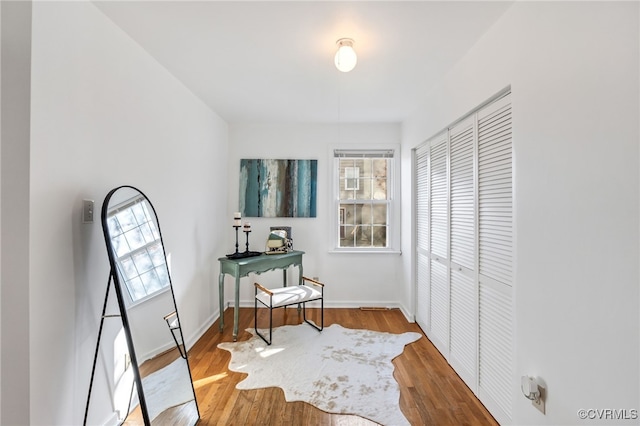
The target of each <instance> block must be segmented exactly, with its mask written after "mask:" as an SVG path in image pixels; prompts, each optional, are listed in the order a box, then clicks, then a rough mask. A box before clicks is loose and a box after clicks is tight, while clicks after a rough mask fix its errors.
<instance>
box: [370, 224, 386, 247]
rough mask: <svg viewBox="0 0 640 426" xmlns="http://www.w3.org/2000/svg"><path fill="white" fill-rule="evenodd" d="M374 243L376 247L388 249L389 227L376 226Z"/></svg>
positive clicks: (374, 228)
mask: <svg viewBox="0 0 640 426" xmlns="http://www.w3.org/2000/svg"><path fill="white" fill-rule="evenodd" d="M372 242H373V246H374V247H387V227H386V226H374V227H373V237H372Z"/></svg>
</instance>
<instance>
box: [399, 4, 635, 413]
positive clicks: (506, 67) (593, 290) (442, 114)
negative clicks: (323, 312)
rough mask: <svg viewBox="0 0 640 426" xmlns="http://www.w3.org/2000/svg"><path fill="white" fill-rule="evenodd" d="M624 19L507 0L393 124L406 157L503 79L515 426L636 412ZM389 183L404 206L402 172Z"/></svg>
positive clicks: (602, 10) (593, 9) (609, 7)
mask: <svg viewBox="0 0 640 426" xmlns="http://www.w3.org/2000/svg"><path fill="white" fill-rule="evenodd" d="M638 22H639V13H638V3H636V2H625V3H612V2H604V3H598V2H568V3H551V2H518V3H516V4H515V5H514V6H512V8H511V9H510V10H509V11H508V12H507V13H506V14H505V15H504V16H503V17H502V18H501V19H500V21H498V22H497V23H496V24H495V25H494V27H492V28H491V29H490V30H489V31H488V32H487V34H485V36H484V37H483V38H482V39H481V40H480V41H479V42H478V43H477V44H476V45H475V46H474V48H473V49H471V51H470V52H469V53H468V54H467V55H466V56H465V58H464V59H463V60H462V61H461V62H460V63H458V64H457V66H456V67H455V69H454V70H453V71H452V72H451V73H450V74H449V75H448V77H447V79H446V81H445V82H444V83H443V84H442V85H440V86H438V87H437V88H436V89H435V90H434V91H433V92H432V93H431V94H430V96H429V98H428V100H427V102H426V103H425V107H424V108H422V109H420V110H419V111H417V112H416V113H415V114H414V115H413V116H412V117H411V118H410V119H408V120H407V121H406V122H405V123H404V124H403V148H404V151H403V152H404V156H405V160H406V161H408V156H409V150H410V149H411V148H413V147H415V146H417V145H418V144H420V143H421V142H422V141H424V140H426V139H427V138H428V137H430V136H432V135H433V134H435V133H436V132H437V131H439V130H441V129H443V128H445V127H446V126H447V125H448V124H450V123H451V122H453V121H454V120H456V119H457V118H459V117H461V116H463V115H464V114H465V113H466V112H468V111H469V110H471V109H473V108H474V107H476V106H477V105H479V104H480V103H482V102H483V101H484V100H485V99H487V98H489V97H490V96H491V95H493V94H494V93H496V92H498V91H499V90H501V89H502V88H504V87H506V86H508V85H511V88H512V99H513V137H514V157H515V175H514V179H515V208H516V219H515V230H516V245H515V247H516V249H515V250H516V252H515V255H516V261H515V268H516V275H515V295H516V299H515V300H516V312H517V313H516V317H515V325H516V328H515V330H516V335H515V336H516V342H515V343H516V348H515V351H516V354H515V358H514V359H515V360H516V365H515V371H514V382H513V395H514V401H515V403H514V416H513V422H514V423H515V424H577V423H581V420H579V418H578V414H577V412H578V410H579V409H581V408H584V409H618V410H620V409H627V410H630V409H639V408H640V406H639V403H640V381H639V380H638V378H639V377H640V370H639V365H638V360H639V357H640V353H639V344H640V341H639V323H640V321H639V316H638V315H639V312H640V309H639V291H638V288H639V285H638V284H639V278H640V277H639V271H638V265H639V263H638V256H639V254H640V250H639V248H638V244H639V215H640V211H639V207H638V204H639V187H640V185H639V175H638V170H639V169H640V167H639V166H640V162H639V149H638V148H639V129H638V117H639V112H640V111H639V106H638V102H639V82H638V69H639V68H638V67H639V65H638V64H639V34H638ZM403 188H404V189H405V192H404V193H403V197H404V200H405V208H408V207H409V205H408V201H406V200H408V199H409V198H410V193H411V191H412V187H411V181H410V176H406V175H405V181H404V182H403ZM407 215H408V214H407V213H406V212H405V217H407ZM404 236H405V238H404V239H403V241H404V243H405V249H407V248H408V247H407V244H409V241H410V238H411V230H410V228H409V227H408V226H407V227H405V229H404ZM411 244H412V243H411ZM411 272H412V271H411V265H410V264H408V263H407V262H405V273H407V274H410V273H411ZM525 374H528V375H534V376H539V377H540V378H542V379H543V380H544V382H545V383H546V385H547V397H548V398H547V402H546V404H547V406H546V410H547V413H546V415H544V416H543V415H542V414H541V413H540V412H538V411H537V410H536V409H535V408H534V407H532V405H531V403H530V401H528V400H526V399H525V398H524V397H523V396H522V395H521V392H520V389H519V384H518V383H519V377H520V376H521V375H525ZM593 422H594V420H585V421H584V423H587V424H590V423H593ZM597 423H599V424H601V423H606V421H605V419H597ZM612 423H620V421H617V422H612Z"/></svg>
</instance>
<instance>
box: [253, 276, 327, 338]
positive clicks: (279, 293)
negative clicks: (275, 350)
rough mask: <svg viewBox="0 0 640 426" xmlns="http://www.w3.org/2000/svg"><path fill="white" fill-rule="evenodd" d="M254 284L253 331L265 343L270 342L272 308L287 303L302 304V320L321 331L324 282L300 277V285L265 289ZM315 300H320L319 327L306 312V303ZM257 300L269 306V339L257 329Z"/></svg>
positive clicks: (280, 306) (283, 305) (287, 304)
mask: <svg viewBox="0 0 640 426" xmlns="http://www.w3.org/2000/svg"><path fill="white" fill-rule="evenodd" d="M307 282H309V283H310V284H311V286H309V285H306V283H307ZM254 286H255V300H254V314H253V315H254V316H253V318H254V325H255V331H256V334H257V335H258V336H260V337H261V338H262V340H264V341H265V343H266V344H267V345H270V344H271V337H272V329H273V310H274V309H275V308H282V307H286V306H289V305H302V318H303V319H304V322H306V323H307V324H309V325H310V326H312V327H313V328H315V329H316V330H318V331H322V329H323V328H324V284H322V283H321V282H319V281H316V280H312V279H311V278H307V277H302V285H293V286H288V287H278V288H272V289H267V288H265V287H263V286H261V285H260V284H258V283H255V284H254ZM314 287H317V288H314ZM315 300H319V301H320V326H319V327H318V326H317V325H316V324H314V323H313V322H311V321H308V320H307V314H306V303H307V302H313V301H315ZM258 302H260V303H262V304H263V305H264V306H266V307H267V308H269V340H267V339H266V337H264V336H263V335H262V334H261V333H260V332H259V331H258Z"/></svg>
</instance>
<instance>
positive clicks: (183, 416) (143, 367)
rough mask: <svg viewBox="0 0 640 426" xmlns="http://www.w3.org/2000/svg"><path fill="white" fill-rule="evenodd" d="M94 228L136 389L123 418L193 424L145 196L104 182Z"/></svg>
mask: <svg viewBox="0 0 640 426" xmlns="http://www.w3.org/2000/svg"><path fill="white" fill-rule="evenodd" d="M102 229H103V232H104V238H105V243H106V246H107V253H108V255H109V263H110V266H111V280H112V281H110V282H113V284H114V287H115V291H116V295H117V299H118V305H119V309H120V316H121V318H122V325H123V332H124V335H125V338H126V342H127V347H128V356H129V357H130V358H129V361H130V368H131V369H132V370H133V378H134V384H135V389H136V390H137V392H135V393H132V395H133V398H131V400H132V401H133V403H132V402H131V401H130V403H129V409H128V412H127V415H126V418H125V419H124V420H123V422H124V424H127V425H129V424H144V425H154V424H172V425H174V424H175V425H193V424H196V423H197V422H198V420H199V419H200V414H199V411H198V404H197V401H196V398H195V390H194V387H193V381H192V378H191V372H190V369H189V360H188V356H187V349H186V347H185V343H184V339H183V334H182V328H181V327H180V316H179V315H178V310H177V307H176V302H175V296H174V293H173V285H172V281H171V274H170V268H169V264H168V261H167V255H166V252H165V248H164V244H163V240H162V233H161V231H160V224H159V222H158V217H157V214H156V212H155V210H154V207H153V205H152V204H151V201H149V199H148V198H147V197H146V196H145V194H143V193H142V192H141V191H140V190H138V189H136V188H134V187H132V186H121V187H118V188H115V189H113V190H111V191H110V192H109V193H108V194H107V196H106V197H105V200H104V203H103V205H102ZM107 298H108V290H107V296H106V299H107ZM106 299H105V306H106V304H107V300H106ZM104 317H105V315H104V310H103V320H104ZM101 329H102V325H101ZM98 339H100V336H99V337H98ZM98 344H99V341H98ZM96 353H97V350H96ZM94 370H95V361H94ZM92 381H93V373H92ZM90 393H91V391H90V392H89V398H90ZM136 395H137V398H135V396H136ZM136 400H137V401H136ZM136 402H137V403H136ZM88 405H89V401H87V409H88ZM85 422H86V419H85Z"/></svg>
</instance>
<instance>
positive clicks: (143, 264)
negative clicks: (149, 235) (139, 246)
mask: <svg viewBox="0 0 640 426" xmlns="http://www.w3.org/2000/svg"><path fill="white" fill-rule="evenodd" d="M133 262H134V263H135V265H136V269H137V270H138V273H139V274H143V273H145V272H147V271H148V270H149V269H151V268H153V263H152V262H151V258H150V257H149V254H148V253H147V252H146V250H145V251H143V252H140V253H136V254H135V255H133Z"/></svg>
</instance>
